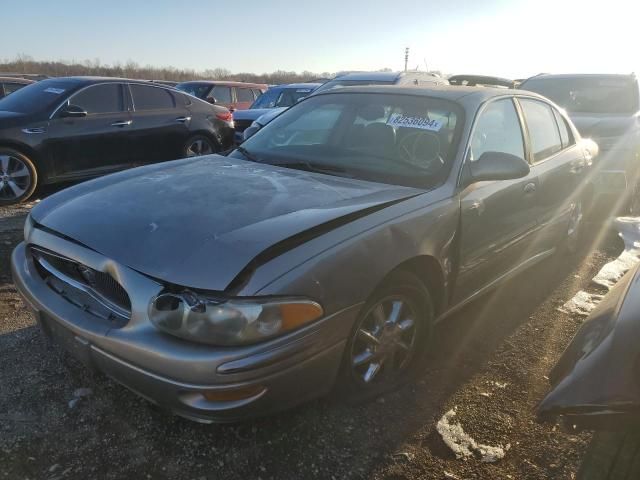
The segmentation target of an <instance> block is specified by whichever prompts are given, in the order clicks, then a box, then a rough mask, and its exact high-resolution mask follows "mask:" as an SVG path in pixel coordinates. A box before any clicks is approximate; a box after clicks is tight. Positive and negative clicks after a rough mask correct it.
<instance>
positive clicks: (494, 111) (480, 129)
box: [469, 99, 525, 161]
mask: <svg viewBox="0 0 640 480" xmlns="http://www.w3.org/2000/svg"><path fill="white" fill-rule="evenodd" d="M485 152H500V153H509V154H511V155H515V156H517V157H520V158H522V159H524V158H525V157H524V141H523V136H522V128H521V126H520V119H519V118H518V113H517V112H516V108H515V105H514V104H513V101H512V100H511V99H504V100H497V101H495V102H492V103H490V104H489V105H488V106H487V108H485V109H484V110H483V111H482V113H481V114H480V117H479V118H478V120H477V121H476V126H475V130H474V132H473V137H472V138H471V148H470V150H469V160H470V161H476V160H478V159H479V158H480V157H481V156H482V154H483V153H485Z"/></svg>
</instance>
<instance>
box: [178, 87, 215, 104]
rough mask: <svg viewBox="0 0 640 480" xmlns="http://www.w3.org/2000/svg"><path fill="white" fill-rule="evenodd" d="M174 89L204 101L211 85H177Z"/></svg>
mask: <svg viewBox="0 0 640 480" xmlns="http://www.w3.org/2000/svg"><path fill="white" fill-rule="evenodd" d="M176 88H177V89H178V90H181V91H183V92H185V93H188V94H189V95H193V96H194V97H198V98H201V99H202V100H205V99H206V98H207V94H208V93H209V91H210V90H211V85H210V84H208V83H179V84H178V85H176Z"/></svg>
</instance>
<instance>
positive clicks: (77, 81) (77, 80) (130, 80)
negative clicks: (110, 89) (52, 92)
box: [43, 76, 170, 88]
mask: <svg viewBox="0 0 640 480" xmlns="http://www.w3.org/2000/svg"><path fill="white" fill-rule="evenodd" d="M43 81H50V82H62V83H65V82H68V83H75V84H83V85H89V84H91V83H113V82H119V83H121V82H127V83H140V84H145V85H152V86H156V87H165V88H170V87H168V86H167V85H162V84H159V83H153V82H151V81H149V80H140V79H135V78H118V77H90V76H86V77H85V76H76V77H51V78H47V79H45V80H43Z"/></svg>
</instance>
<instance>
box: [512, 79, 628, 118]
mask: <svg viewBox="0 0 640 480" xmlns="http://www.w3.org/2000/svg"><path fill="white" fill-rule="evenodd" d="M520 88H522V89H523V90H529V91H531V92H535V93H539V94H540V95H543V96H545V97H547V98H549V99H550V100H553V101H554V102H555V103H557V104H558V105H560V106H561V107H562V108H564V109H565V110H567V111H568V112H573V113H610V114H631V113H636V112H637V111H638V110H640V105H639V101H638V100H639V99H638V85H637V83H636V81H634V80H633V79H631V78H624V77H607V76H602V77H600V76H594V77H561V78H553V77H551V78H549V77H539V78H532V79H530V80H527V81H526V82H524V83H523V84H522V85H521V87H520Z"/></svg>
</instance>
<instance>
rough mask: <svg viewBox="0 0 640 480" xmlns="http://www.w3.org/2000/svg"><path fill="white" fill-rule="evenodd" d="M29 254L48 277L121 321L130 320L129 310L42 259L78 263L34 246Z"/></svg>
mask: <svg viewBox="0 0 640 480" xmlns="http://www.w3.org/2000/svg"><path fill="white" fill-rule="evenodd" d="M31 253H32V255H33V258H34V260H35V261H36V262H37V263H38V264H39V265H40V266H41V267H42V268H43V269H44V270H46V271H47V273H49V274H50V275H52V276H54V277H55V278H57V279H58V280H60V281H61V282H63V283H65V284H67V285H69V286H70V287H72V288H75V289H76V290H79V291H81V292H83V293H85V294H87V295H89V296H90V297H91V298H92V299H93V300H95V301H96V302H98V303H99V304H100V305H102V306H103V307H104V308H106V309H107V310H109V311H110V312H112V313H113V314H114V315H116V316H118V317H120V318H121V319H123V320H129V319H130V318H131V311H130V310H127V309H125V308H123V307H121V306H120V305H117V304H116V303H114V302H112V301H111V300H109V299H108V298H106V297H105V296H104V295H102V294H101V293H100V292H98V291H97V290H95V289H94V288H92V287H91V286H90V285H87V284H85V283H82V282H80V281H78V280H76V279H74V278H72V277H70V276H69V275H67V274H66V273H64V272H62V271H60V270H59V269H58V268H56V267H55V266H54V265H52V264H51V262H49V261H47V260H46V258H44V256H45V255H46V256H51V257H56V258H58V259H60V260H62V261H65V262H69V263H72V264H76V265H82V264H80V263H79V262H76V261H74V260H71V259H69V258H66V257H64V256H62V255H58V254H56V253H54V252H50V251H48V250H44V249H40V248H38V247H35V246H31ZM113 281H114V282H115V280H113Z"/></svg>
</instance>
